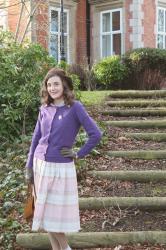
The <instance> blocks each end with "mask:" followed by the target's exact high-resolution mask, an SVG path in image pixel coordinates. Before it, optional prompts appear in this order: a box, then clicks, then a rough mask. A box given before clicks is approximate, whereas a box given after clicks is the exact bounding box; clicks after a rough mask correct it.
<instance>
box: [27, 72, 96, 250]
mask: <svg viewBox="0 0 166 250" xmlns="http://www.w3.org/2000/svg"><path fill="white" fill-rule="evenodd" d="M41 96H42V100H43V104H42V105H41V107H40V109H39V115H38V119H37V123H36V127H35V130H34V133H33V137H32V142H31V147H30V150H29V154H28V159H27V163H26V180H27V182H28V183H33V182H34V184H35V190H36V202H35V211H34V217H33V224H32V230H33V231H38V230H40V229H43V230H45V231H47V232H48V236H49V239H50V242H51V245H52V248H53V250H60V249H66V250H67V249H68V250H69V249H71V248H70V247H69V245H68V243H67V239H66V236H65V233H66V232H78V231H79V230H80V218H79V204H78V188H77V177H76V170H75V165H74V160H75V159H77V158H82V157H84V156H85V155H87V154H88V153H89V152H90V151H91V150H92V149H93V148H94V147H95V146H96V145H97V144H98V143H99V141H100V139H101V131H100V130H99V128H98V127H97V125H96V123H95V122H94V121H93V120H92V118H91V117H90V116H89V115H88V113H87V112H86V110H85V108H84V106H83V105H82V104H81V103H80V102H79V101H76V100H75V99H74V93H73V84H72V80H71V78H70V77H68V76H67V75H66V72H65V71H64V70H62V69H59V68H52V69H51V70H50V71H49V72H48V73H47V75H46V77H45V79H44V82H43V87H42V91H41ZM81 126H83V128H84V129H85V131H86V132H87V134H88V137H89V138H88V140H87V142H86V143H85V144H84V145H83V146H82V147H81V148H80V150H79V151H78V152H77V153H76V152H74V151H73V150H72V146H73V144H74V141H75V138H76V135H77V134H78V131H79V129H80V127H81Z"/></svg>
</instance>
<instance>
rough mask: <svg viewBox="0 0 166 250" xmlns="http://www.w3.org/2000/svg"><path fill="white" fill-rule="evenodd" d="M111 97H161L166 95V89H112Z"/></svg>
mask: <svg viewBox="0 0 166 250" xmlns="http://www.w3.org/2000/svg"><path fill="white" fill-rule="evenodd" d="M109 96H110V97H111V98H145V97H147V98H161V97H166V90H117V91H111V93H110V94H109Z"/></svg>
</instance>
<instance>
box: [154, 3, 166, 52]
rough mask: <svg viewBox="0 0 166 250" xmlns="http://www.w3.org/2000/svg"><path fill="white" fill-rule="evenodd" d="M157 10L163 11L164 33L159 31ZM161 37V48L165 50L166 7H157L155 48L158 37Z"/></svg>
mask: <svg viewBox="0 0 166 250" xmlns="http://www.w3.org/2000/svg"><path fill="white" fill-rule="evenodd" d="M159 10H163V11H164V31H159ZM159 35H162V36H163V38H164V40H163V45H164V46H163V48H162V49H166V7H165V8H164V7H159V6H158V7H157V36H156V48H159V47H158V36H159Z"/></svg>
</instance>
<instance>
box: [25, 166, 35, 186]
mask: <svg viewBox="0 0 166 250" xmlns="http://www.w3.org/2000/svg"><path fill="white" fill-rule="evenodd" d="M25 181H26V183H27V184H34V176H33V169H32V168H27V167H26V169H25Z"/></svg>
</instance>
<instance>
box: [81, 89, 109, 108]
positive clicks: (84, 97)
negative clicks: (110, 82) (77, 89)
mask: <svg viewBox="0 0 166 250" xmlns="http://www.w3.org/2000/svg"><path fill="white" fill-rule="evenodd" d="M110 92H111V91H109V90H95V91H81V102H82V103H84V104H85V105H88V106H90V105H94V104H101V103H102V102H103V101H104V99H105V98H106V97H107V96H108V95H109V94H110Z"/></svg>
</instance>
